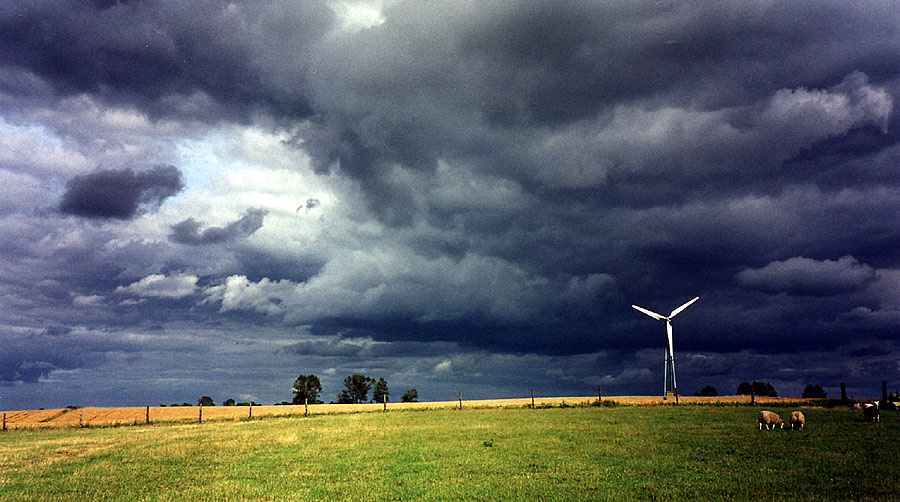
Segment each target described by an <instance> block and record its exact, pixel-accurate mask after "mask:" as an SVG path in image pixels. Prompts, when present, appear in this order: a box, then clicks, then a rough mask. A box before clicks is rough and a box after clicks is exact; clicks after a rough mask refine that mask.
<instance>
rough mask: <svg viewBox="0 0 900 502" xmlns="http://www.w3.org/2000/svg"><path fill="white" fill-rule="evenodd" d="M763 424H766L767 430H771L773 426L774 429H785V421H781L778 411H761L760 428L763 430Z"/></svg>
mask: <svg viewBox="0 0 900 502" xmlns="http://www.w3.org/2000/svg"><path fill="white" fill-rule="evenodd" d="M763 425H765V426H766V430H769V429H770V427H769V426H771V428H772V429H774V428H776V427H777V428H779V429H784V422H782V421H781V417H779V416H778V414H777V413H774V412H771V411H766V410H763V411H760V412H759V429H760V430H762V428H763Z"/></svg>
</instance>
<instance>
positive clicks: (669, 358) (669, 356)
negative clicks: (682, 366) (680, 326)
mask: <svg viewBox="0 0 900 502" xmlns="http://www.w3.org/2000/svg"><path fill="white" fill-rule="evenodd" d="M699 299H700V297H699V296H697V297H695V298H694V299H693V300H691V301H689V302H687V303H685V304H684V305H682V306H680V307H678V308H677V309H675V310H673V311H672V313H671V314H669V315H668V316H664V315H660V314H657V313H656V312H653V311H650V310H647V309H645V308H642V307H638V306H637V305H632V307H634V308H635V309H637V310H639V311H641V312H643V313H645V314H647V315H648V316H650V317H652V318H654V319H656V320H657V321H666V337H667V339H668V342H669V343H668V344H667V345H666V366H665V368H666V369H665V373H664V376H663V379H664V380H663V396H665V395H666V393H667V392H669V389H670V388H671V389H672V393H673V394H674V395H675V401H676V402H678V384H677V383H676V382H675V354H674V352H673V351H672V318H673V317H675V316H676V315H678V314H679V313H681V311H682V310H684V309H686V308H688V307H690V306H691V304H692V303H694V302H695V301H697V300H699ZM669 375H671V376H672V379H671V383H672V385H671V387H670V386H669Z"/></svg>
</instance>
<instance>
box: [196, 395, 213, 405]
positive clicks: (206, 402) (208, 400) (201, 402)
mask: <svg viewBox="0 0 900 502" xmlns="http://www.w3.org/2000/svg"><path fill="white" fill-rule="evenodd" d="M197 404H198V405H200V406H215V405H216V403H214V402H213V400H212V398H211V397H209V396H203V397H201V398H200V399H198V400H197Z"/></svg>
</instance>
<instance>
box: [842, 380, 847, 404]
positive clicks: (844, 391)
mask: <svg viewBox="0 0 900 502" xmlns="http://www.w3.org/2000/svg"><path fill="white" fill-rule="evenodd" d="M846 400H847V384H845V383H844V382H841V401H846Z"/></svg>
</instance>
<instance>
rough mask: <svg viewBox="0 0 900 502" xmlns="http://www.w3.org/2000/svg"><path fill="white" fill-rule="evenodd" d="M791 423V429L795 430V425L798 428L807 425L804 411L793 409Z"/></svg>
mask: <svg viewBox="0 0 900 502" xmlns="http://www.w3.org/2000/svg"><path fill="white" fill-rule="evenodd" d="M788 421H789V422H790V424H791V430H794V426H796V427H797V428H798V429H800V430H803V426H804V425H806V417H805V416H803V412H802V411H792V412H791V417H790V418H789V419H788Z"/></svg>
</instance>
